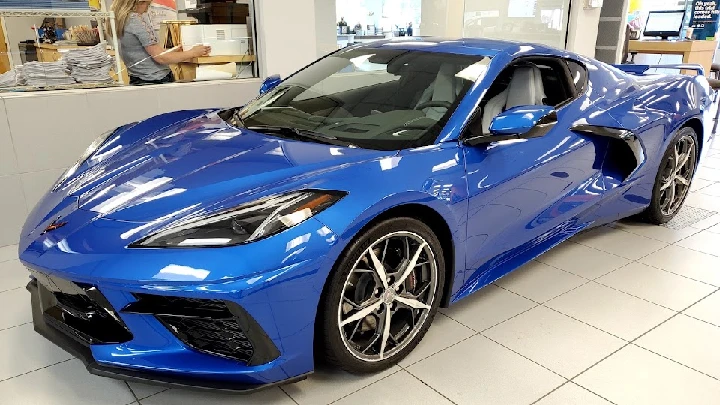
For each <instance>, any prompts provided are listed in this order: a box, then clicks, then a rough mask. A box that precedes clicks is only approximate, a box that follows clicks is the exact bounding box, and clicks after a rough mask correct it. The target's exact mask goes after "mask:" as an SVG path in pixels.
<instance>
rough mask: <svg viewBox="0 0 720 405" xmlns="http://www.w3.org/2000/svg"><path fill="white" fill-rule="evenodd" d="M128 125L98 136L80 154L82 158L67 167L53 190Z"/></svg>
mask: <svg viewBox="0 0 720 405" xmlns="http://www.w3.org/2000/svg"><path fill="white" fill-rule="evenodd" d="M126 127H127V126H125V127H120V128H117V129H113V130H110V131H107V132H105V133H104V134H102V135H100V136H99V137H97V139H95V140H94V141H93V142H92V143H91V144H90V146H88V147H87V149H85V152H83V154H82V156H80V159H78V160H77V162H75V164H73V165H72V166H70V168H69V169H67V170H66V171H65V173H63V175H62V176H60V178H59V179H58V181H57V182H56V183H55V186H53V191H55V190H57V189H58V188H59V187H60V186H61V185H62V184H63V183H64V182H65V180H67V179H69V178H70V177H71V176H72V175H73V174H75V172H76V171H77V170H78V168H79V167H80V166H81V165H82V164H83V163H85V161H86V160H87V159H88V158H89V157H90V156H92V154H93V153H95V152H97V150H98V149H100V147H101V146H102V145H103V144H104V143H105V142H106V141H107V140H108V138H110V137H111V136H112V135H114V134H115V133H116V132H117V131H118V130H119V129H121V128H126Z"/></svg>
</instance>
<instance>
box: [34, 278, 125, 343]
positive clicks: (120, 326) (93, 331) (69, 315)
mask: <svg viewBox="0 0 720 405" xmlns="http://www.w3.org/2000/svg"><path fill="white" fill-rule="evenodd" d="M32 274H33V277H34V281H33V282H34V283H35V284H36V285H37V288H38V296H39V300H40V305H41V309H42V313H43V318H44V320H45V322H47V323H48V324H49V325H51V326H52V327H54V328H55V329H58V330H60V331H61V332H63V333H65V334H66V335H68V336H69V337H71V338H72V339H74V340H76V341H77V342H79V343H81V344H83V345H86V346H87V345H93V344H110V343H125V342H128V341H130V340H131V339H132V338H133V336H132V334H131V333H130V331H129V330H128V328H127V326H126V325H125V323H124V322H123V321H122V320H121V319H120V317H118V315H117V313H115V310H113V308H112V306H111V305H110V303H109V302H108V300H107V299H106V298H105V296H104V295H102V294H101V293H100V291H99V290H98V289H97V288H96V287H95V286H93V285H90V284H82V283H75V282H72V281H69V280H65V279H61V278H59V277H55V276H48V275H45V274H41V273H38V272H32Z"/></svg>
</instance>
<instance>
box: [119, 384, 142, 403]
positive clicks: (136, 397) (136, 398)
mask: <svg viewBox="0 0 720 405" xmlns="http://www.w3.org/2000/svg"><path fill="white" fill-rule="evenodd" d="M123 382H124V383H125V386H126V387H127V388H128V389H129V390H130V393H131V394H132V396H133V398H135V401H134V402H137V403H138V404H139V403H140V398H138V396H137V394H135V391H133V389H132V387H131V386H130V384H129V383H128V382H127V381H126V380H123ZM131 404H132V402H131ZM141 405H142V404H141Z"/></svg>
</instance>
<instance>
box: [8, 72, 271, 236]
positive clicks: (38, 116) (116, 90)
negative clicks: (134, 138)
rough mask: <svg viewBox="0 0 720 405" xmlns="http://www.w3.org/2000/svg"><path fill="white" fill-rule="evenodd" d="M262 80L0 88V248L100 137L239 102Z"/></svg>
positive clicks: (246, 100) (245, 99)
mask: <svg viewBox="0 0 720 405" xmlns="http://www.w3.org/2000/svg"><path fill="white" fill-rule="evenodd" d="M261 84H262V80H261V79H243V80H223V81H215V82H199V83H172V84H163V85H157V86H121V87H111V88H104V89H92V90H62V91H43V92H27V93H0V190H2V191H3V199H2V201H0V207H2V209H0V223H2V224H3V226H2V227H0V246H5V245H10V244H15V243H17V242H18V236H19V235H20V228H21V227H22V224H23V222H24V221H25V217H26V216H27V214H28V212H30V210H32V209H33V207H34V206H35V204H36V203H37V202H38V201H39V200H40V197H41V196H42V195H43V194H44V193H45V192H46V191H47V190H48V189H49V188H50V187H51V186H52V184H53V182H55V181H56V180H57V179H58V177H60V175H61V174H62V173H63V171H64V170H65V169H66V168H67V167H69V166H70V165H72V164H73V162H75V160H76V159H77V158H78V157H79V156H80V154H82V152H83V151H84V150H85V148H87V146H88V145H89V144H90V143H91V142H92V141H93V140H94V139H95V138H97V137H98V136H99V135H100V134H102V133H103V132H105V131H108V130H111V129H113V128H115V127H117V126H119V125H123V124H127V123H130V122H133V121H138V120H142V119H146V118H149V117H152V116H155V115H158V114H162V113H165V112H170V111H177V110H186V109H201V108H222V107H232V106H240V105H243V104H245V103H247V102H248V101H249V100H251V99H253V98H254V97H255V96H257V94H258V91H259V90H260V85H261Z"/></svg>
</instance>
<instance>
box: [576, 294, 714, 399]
mask: <svg viewBox="0 0 720 405" xmlns="http://www.w3.org/2000/svg"><path fill="white" fill-rule="evenodd" d="M713 293H715V291H713V292H712V293H710V294H708V295H706V296H704V297H702V298H701V299H699V300H697V301H695V302H694V303H692V304H690V305H688V306H687V307H686V308H685V309H683V310H682V311H685V310H686V309H688V308H690V307H691V306H693V305H695V304H697V303H698V302H700V301H702V300H704V299H705V298H707V297H709V296H710V295H712V294H713ZM682 311H679V312H676V313H675V314H674V315H673V316H671V317H669V318H668V319H666V320H664V321H662V322H660V323H659V324H657V325H655V326H654V327H652V328H650V329H649V330H648V331H646V332H644V333H642V334H641V335H640V336H638V337H636V338H634V339H632V340H629V341H628V342H627V343H626V344H624V345H623V346H621V347H620V348H618V349H617V350H615V351H613V352H612V353H610V354H608V355H607V356H605V357H603V358H602V359H600V360H598V361H597V362H595V363H593V364H592V365H590V366H589V367H588V368H586V369H585V370H583V371H581V372H580V373H578V374H577V375H575V376H574V377H572V378H571V379H570V381H572V382H575V379H576V378H578V377H579V376H581V375H582V374H584V373H586V372H587V371H588V370H590V369H591V368H593V367H595V366H597V365H598V364H600V363H602V362H603V361H604V360H606V359H608V358H610V357H611V356H613V355H614V354H615V353H617V352H619V351H620V350H622V349H624V348H626V347H628V346H630V345H633V346H637V345H635V344H634V343H635V342H636V341H637V340H638V339H640V338H642V337H643V336H645V335H647V334H648V333H650V332H652V331H654V330H655V329H657V328H659V327H660V326H661V325H664V324H666V323H667V322H668V321H670V320H671V319H673V318H675V317H676V316H678V315H680V314H681V313H682ZM637 347H640V346H637ZM678 364H681V365H682V366H684V367H686V368H689V369H690V370H694V369H693V368H691V367H688V366H686V365H684V364H682V363H678ZM578 385H579V386H581V387H583V388H585V387H584V386H582V385H580V384H578Z"/></svg>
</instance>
